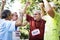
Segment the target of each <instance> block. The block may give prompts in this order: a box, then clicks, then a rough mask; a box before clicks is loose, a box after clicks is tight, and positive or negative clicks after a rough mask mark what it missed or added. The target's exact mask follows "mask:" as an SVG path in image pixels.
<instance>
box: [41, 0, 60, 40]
mask: <svg viewBox="0 0 60 40" xmlns="http://www.w3.org/2000/svg"><path fill="white" fill-rule="evenodd" d="M43 2H44V6H45V11H46V15H45V13H44V10H43V9H41V10H42V13H43V16H44V15H45V16H44V17H43V19H45V20H46V25H45V34H44V40H59V36H58V28H59V26H58V25H57V24H58V22H59V19H60V14H58V13H56V12H55V10H54V8H55V7H52V6H53V5H51V4H49V2H48V1H47V0H43ZM41 8H43V7H41Z"/></svg>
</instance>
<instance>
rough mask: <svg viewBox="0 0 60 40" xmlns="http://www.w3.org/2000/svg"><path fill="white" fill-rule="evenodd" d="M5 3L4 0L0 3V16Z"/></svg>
mask: <svg viewBox="0 0 60 40" xmlns="http://www.w3.org/2000/svg"><path fill="white" fill-rule="evenodd" d="M5 3H6V0H4V1H3V0H2V5H1V9H0V18H1V12H2V11H3V9H4V6H5Z"/></svg>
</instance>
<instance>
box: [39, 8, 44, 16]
mask: <svg viewBox="0 0 60 40" xmlns="http://www.w3.org/2000/svg"><path fill="white" fill-rule="evenodd" d="M40 9H41V13H42V14H41V15H42V16H44V15H45V11H44V7H40Z"/></svg>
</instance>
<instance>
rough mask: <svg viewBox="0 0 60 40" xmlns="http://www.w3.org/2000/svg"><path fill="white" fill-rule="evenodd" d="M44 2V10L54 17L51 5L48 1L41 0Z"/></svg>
mask: <svg viewBox="0 0 60 40" xmlns="http://www.w3.org/2000/svg"><path fill="white" fill-rule="evenodd" d="M43 2H44V6H45V10H46V12H47V13H48V14H49V15H50V16H51V17H54V11H53V9H52V7H51V5H50V4H49V3H48V1H46V0H43Z"/></svg>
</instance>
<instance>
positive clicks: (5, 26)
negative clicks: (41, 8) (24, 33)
mask: <svg viewBox="0 0 60 40" xmlns="http://www.w3.org/2000/svg"><path fill="white" fill-rule="evenodd" d="M5 1H6V0H2V7H1V13H0V40H11V38H10V35H9V31H14V30H15V27H18V26H21V25H22V17H21V16H22V15H20V17H19V18H18V19H17V20H16V21H11V16H12V15H11V11H10V10H3V9H4V5H5Z"/></svg>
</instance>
